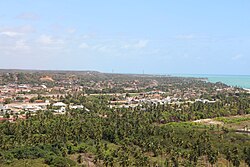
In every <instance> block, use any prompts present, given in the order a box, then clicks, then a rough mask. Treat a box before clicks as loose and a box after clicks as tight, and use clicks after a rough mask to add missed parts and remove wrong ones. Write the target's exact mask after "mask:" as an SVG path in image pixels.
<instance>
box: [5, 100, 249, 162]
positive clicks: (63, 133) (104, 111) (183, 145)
mask: <svg viewBox="0 0 250 167" xmlns="http://www.w3.org/2000/svg"><path fill="white" fill-rule="evenodd" d="M65 98H66V99H65V101H66V100H67V101H68V102H69V103H70V102H71V101H72V100H75V99H78V101H79V103H83V104H84V106H86V107H87V108H89V109H90V111H89V112H86V111H84V110H80V109H77V110H68V111H67V112H66V114H64V115H55V114H53V113H52V112H51V111H49V110H48V111H45V112H44V111H41V112H38V113H36V114H35V115H34V114H31V113H27V114H26V115H27V118H28V119H26V120H17V121H16V122H15V123H11V122H8V121H4V122H2V123H0V134H1V135H0V163H1V164H2V165H5V166H8V164H9V165H10V166H11V165H13V162H16V161H22V160H27V159H28V160H36V159H41V163H42V164H47V165H49V166H91V165H92V166H124V167H125V166H173V167H178V166H222V165H226V166H230V165H232V166H236V167H238V166H240V165H245V166H247V165H248V166H249V165H250V136H249V135H247V134H238V133H236V132H235V131H234V130H233V129H230V128H228V127H224V126H219V125H217V126H215V125H209V126H208V125H203V124H198V123H194V122H192V120H197V119H204V118H215V117H221V116H232V115H245V114H250V103H249V98H248V97H246V95H240V96H239V97H238V98H231V97H221V101H220V102H216V103H214V104H206V103H205V104H204V103H200V102H196V103H193V104H191V103H184V104H182V105H172V104H166V105H156V104H152V105H149V104H147V105H144V106H138V107H136V108H119V109H117V108H116V109H111V108H109V107H107V104H108V98H109V97H107V96H92V97H85V96H82V95H75V96H72V95H68V96H66V97H65ZM243 121H244V120H243Z"/></svg>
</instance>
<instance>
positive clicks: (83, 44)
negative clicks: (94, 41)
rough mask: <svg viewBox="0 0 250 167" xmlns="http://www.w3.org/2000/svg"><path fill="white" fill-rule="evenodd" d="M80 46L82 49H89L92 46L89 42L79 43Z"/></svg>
mask: <svg viewBox="0 0 250 167" xmlns="http://www.w3.org/2000/svg"><path fill="white" fill-rule="evenodd" d="M79 48H81V49H88V48H90V46H89V45H88V44H86V43H81V44H80V45H79Z"/></svg>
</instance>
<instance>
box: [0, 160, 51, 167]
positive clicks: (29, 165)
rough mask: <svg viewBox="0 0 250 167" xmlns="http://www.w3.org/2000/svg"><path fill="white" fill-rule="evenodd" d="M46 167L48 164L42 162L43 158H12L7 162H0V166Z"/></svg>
mask: <svg viewBox="0 0 250 167" xmlns="http://www.w3.org/2000/svg"><path fill="white" fill-rule="evenodd" d="M33 166H35V167H48V166H49V165H47V164H45V163H44V159H22V160H14V161H13V162H11V163H9V164H0V167H33Z"/></svg>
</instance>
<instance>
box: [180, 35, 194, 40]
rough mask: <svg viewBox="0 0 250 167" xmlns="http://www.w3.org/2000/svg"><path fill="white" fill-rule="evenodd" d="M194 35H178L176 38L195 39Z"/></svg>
mask: <svg viewBox="0 0 250 167" xmlns="http://www.w3.org/2000/svg"><path fill="white" fill-rule="evenodd" d="M194 37H195V36H194V35H193V34H187V35H178V36H176V38H177V39H185V40H186V39H194Z"/></svg>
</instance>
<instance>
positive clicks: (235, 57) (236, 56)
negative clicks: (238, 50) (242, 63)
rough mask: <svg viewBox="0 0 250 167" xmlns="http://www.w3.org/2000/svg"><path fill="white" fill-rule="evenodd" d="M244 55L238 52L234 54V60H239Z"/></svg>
mask: <svg viewBox="0 0 250 167" xmlns="http://www.w3.org/2000/svg"><path fill="white" fill-rule="evenodd" d="M242 57H243V55H241V54H237V55H234V56H233V57H232V60H239V59H241V58H242Z"/></svg>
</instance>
